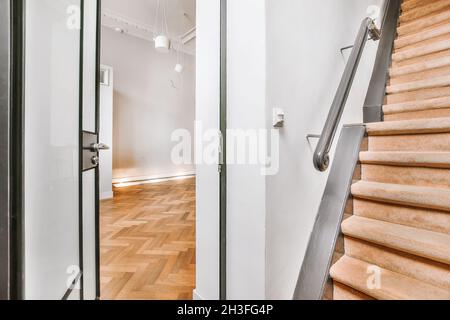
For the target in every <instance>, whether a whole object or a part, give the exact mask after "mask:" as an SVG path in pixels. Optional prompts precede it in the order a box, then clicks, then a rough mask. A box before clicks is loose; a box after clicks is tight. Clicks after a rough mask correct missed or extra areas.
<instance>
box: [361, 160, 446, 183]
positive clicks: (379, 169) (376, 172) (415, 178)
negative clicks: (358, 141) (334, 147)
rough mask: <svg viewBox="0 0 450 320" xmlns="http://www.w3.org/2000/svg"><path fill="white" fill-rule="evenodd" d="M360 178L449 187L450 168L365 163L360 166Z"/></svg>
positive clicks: (381, 181)
mask: <svg viewBox="0 0 450 320" xmlns="http://www.w3.org/2000/svg"><path fill="white" fill-rule="evenodd" d="M362 180H365V181H371V182H380V183H392V184H402V185H410V186H421V187H435V188H449V189H450V170H447V169H436V168H420V167H404V166H403V167H402V166H386V165H367V164H366V165H363V166H362Z"/></svg>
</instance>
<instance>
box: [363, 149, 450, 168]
mask: <svg viewBox="0 0 450 320" xmlns="http://www.w3.org/2000/svg"><path fill="white" fill-rule="evenodd" d="M360 161H361V162H362V163H363V164H390V165H395V164H397V165H403V166H424V167H433V168H450V152H402V151H390V152H371V151H367V152H361V153H360Z"/></svg>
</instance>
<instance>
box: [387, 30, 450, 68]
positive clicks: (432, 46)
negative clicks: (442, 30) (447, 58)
mask: <svg viewBox="0 0 450 320" xmlns="http://www.w3.org/2000/svg"><path fill="white" fill-rule="evenodd" d="M448 38H449V37H448V36H447V37H446V39H443V40H441V41H435V40H433V42H432V43H426V42H423V43H420V44H417V45H414V46H409V47H405V48H403V49H401V50H400V51H396V52H395V53H394V54H393V55H392V60H394V61H396V62H399V61H404V60H408V59H413V58H417V57H421V56H426V55H429V54H432V53H436V52H439V51H443V50H448V49H450V40H449V39H448Z"/></svg>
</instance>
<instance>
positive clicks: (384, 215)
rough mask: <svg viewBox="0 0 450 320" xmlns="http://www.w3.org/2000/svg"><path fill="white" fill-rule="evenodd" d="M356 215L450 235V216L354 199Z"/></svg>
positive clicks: (429, 210)
mask: <svg viewBox="0 0 450 320" xmlns="http://www.w3.org/2000/svg"><path fill="white" fill-rule="evenodd" d="M354 211H355V213H354V215H355V216H358V217H364V218H368V219H374V220H380V221H385V222H390V223H396V224H399V225H404V226H409V227H413V228H421V229H424V230H428V231H433V232H440V233H445V234H448V235H450V214H449V213H448V212H445V211H438V210H431V209H421V208H414V207H410V206H401V205H396V204H389V203H385V202H382V201H380V202H376V201H370V200H363V199H354Z"/></svg>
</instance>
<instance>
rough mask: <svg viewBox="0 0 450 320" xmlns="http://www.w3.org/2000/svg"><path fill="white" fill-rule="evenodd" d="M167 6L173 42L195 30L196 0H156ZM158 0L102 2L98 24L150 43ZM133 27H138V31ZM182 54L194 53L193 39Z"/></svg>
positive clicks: (114, 0)
mask: <svg viewBox="0 0 450 320" xmlns="http://www.w3.org/2000/svg"><path fill="white" fill-rule="evenodd" d="M165 1H166V3H167V20H168V27H169V36H170V37H171V38H172V40H173V41H177V40H178V39H179V37H180V36H181V35H183V34H185V33H186V32H187V31H189V30H191V29H192V28H194V27H195V22H196V20H195V19H196V16H195V12H196V7H195V1H196V0H160V2H161V5H162V4H163V3H164V2H165ZM157 2H158V0H126V1H124V0H103V1H102V14H103V19H102V24H103V25H104V26H106V27H109V28H113V29H114V28H120V29H122V30H124V32H125V33H126V34H129V35H132V36H136V37H139V38H144V39H147V40H149V41H151V40H152V36H153V35H152V32H151V30H155V28H156V22H155V12H156V7H157ZM136 26H139V27H138V28H137V27H136ZM183 51H185V52H187V53H190V54H195V40H194V41H191V42H189V43H188V44H187V45H185V47H184V48H183Z"/></svg>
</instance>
